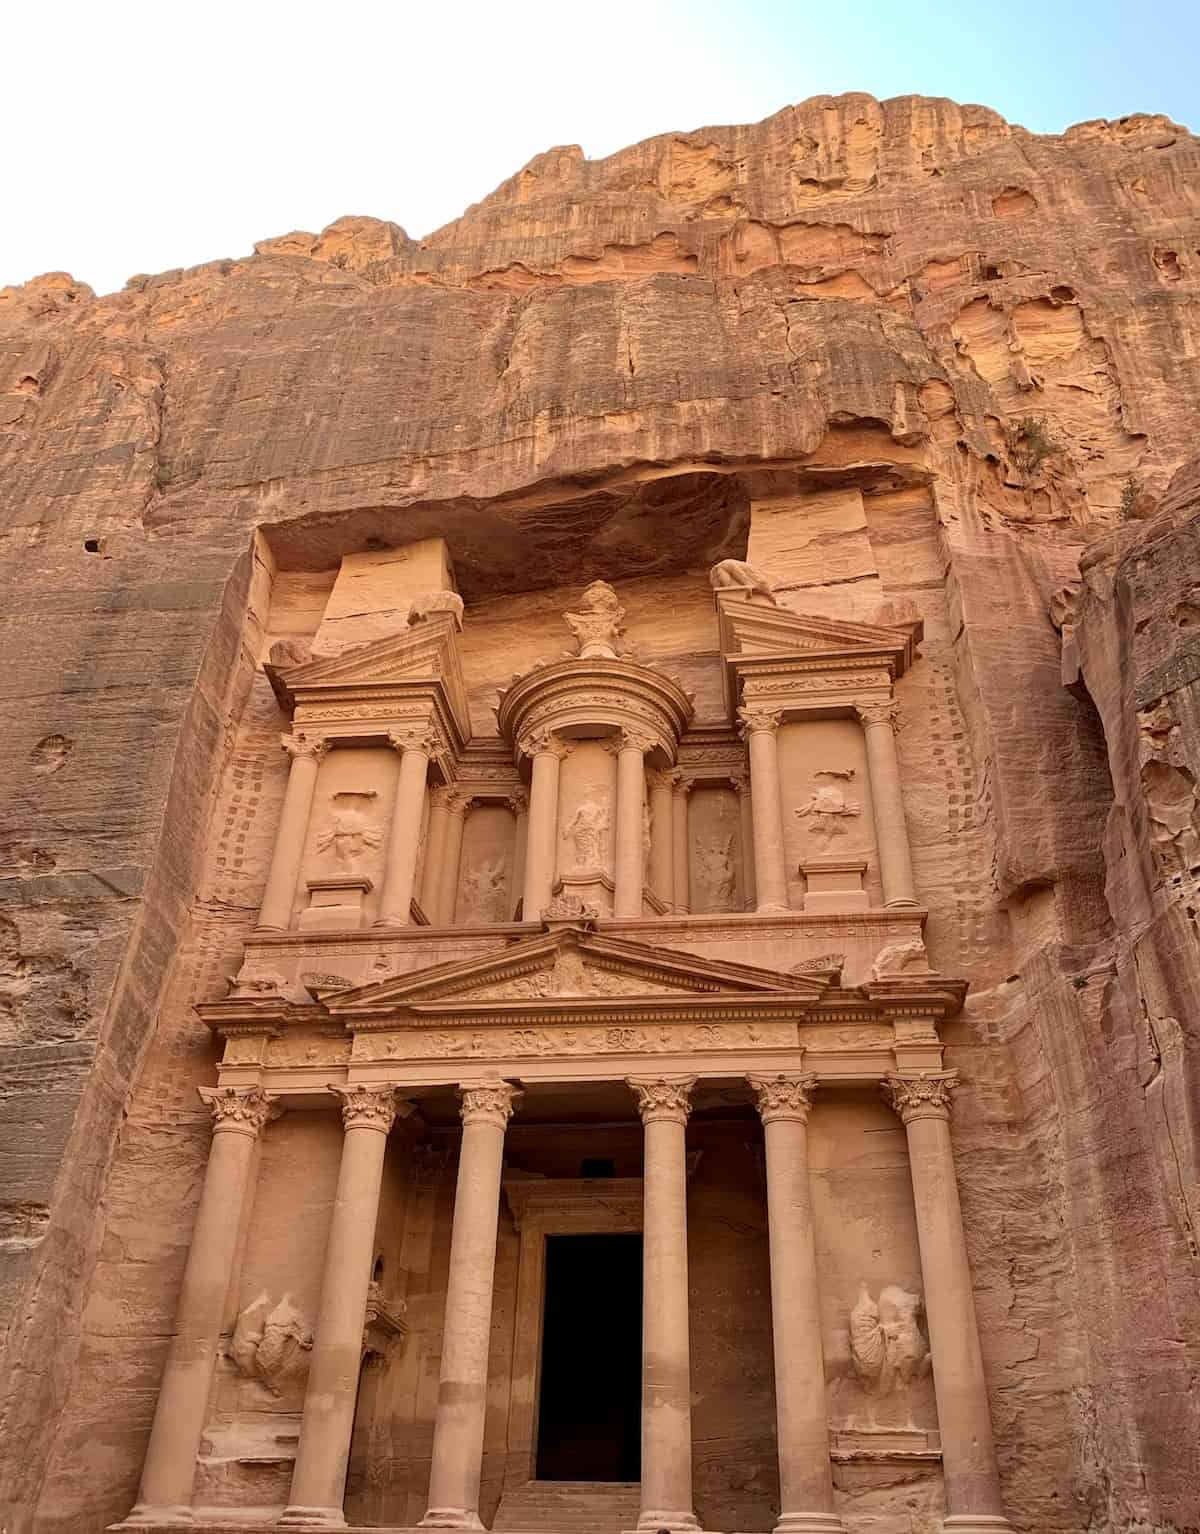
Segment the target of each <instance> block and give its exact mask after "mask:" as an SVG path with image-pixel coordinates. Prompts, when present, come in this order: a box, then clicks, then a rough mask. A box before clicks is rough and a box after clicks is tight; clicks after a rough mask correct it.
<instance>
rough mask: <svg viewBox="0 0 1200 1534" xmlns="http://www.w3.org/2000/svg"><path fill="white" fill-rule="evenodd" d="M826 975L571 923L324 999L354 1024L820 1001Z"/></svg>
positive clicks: (338, 1013)
mask: <svg viewBox="0 0 1200 1534" xmlns="http://www.w3.org/2000/svg"><path fill="white" fill-rule="evenodd" d="M826 983H827V977H824V976H813V977H811V978H810V977H808V976H798V975H787V974H780V973H778V972H777V971H775V970H767V969H757V968H754V967H752V966H750V965H746V964H724V963H720V962H715V961H713V960H710V959H700V958H697V957H696V956H695V955H693V954H685V953H679V952H677V951H675V950H672V949H663V948H652V947H649V946H647V945H644V944H641V943H632V942H628V941H626V940H624V939H620V938H612V937H605V936H601V935H599V934H597V933H594V932H589V931H587V930H585V929H582V928H577V927H571V928H566V929H562V930H559V931H556V932H552V933H548V934H545V935H543V936H540V937H536V938H530V939H528V940H527V941H525V942H521V943H516V944H513V945H512V946H511V947H510V948H507V949H505V950H503V951H502V952H500V953H495V954H488V955H486V956H484V957H483V958H476V959H468V960H464V961H461V962H458V963H454V964H444V965H439V966H438V967H437V968H435V969H429V970H425V971H423V972H422V973H420V974H418V975H402V976H396V977H393V978H391V979H388V980H383V981H379V982H377V983H375V984H373V985H368V986H361V987H359V988H357V989H356V990H351V991H344V992H342V993H341V994H339V995H336V996H330V995H326V996H324V997H323V1000H324V1002H325V1005H326V1006H327V1007H328V1009H329V1011H330V1012H331V1013H333V1014H334V1015H335V1016H338V1017H340V1018H342V1019H344V1020H345V1021H346V1022H347V1024H350V1025H351V1026H352V1025H353V1019H354V1018H355V1017H359V1016H378V1015H379V1014H381V1013H386V1014H388V1015H395V1014H396V1013H403V1012H406V1011H411V1012H417V1013H427V1012H428V1011H430V1010H433V1011H438V1012H442V1011H448V1010H449V1011H453V1010H462V1009H465V1008H472V1009H473V1008H477V1007H486V1006H487V1005H488V1004H489V1003H498V1004H500V1005H503V1004H504V1003H505V1002H526V1003H527V1002H530V1001H545V1002H547V1003H548V1004H553V1003H564V1002H565V1003H571V1002H579V1001H583V1000H587V999H588V998H596V999H603V998H605V997H621V998H643V999H645V1000H647V1001H662V1000H669V999H670V998H672V997H678V998H687V997H701V996H704V997H713V998H717V997H721V996H725V995H727V996H730V997H731V998H732V997H738V998H748V997H750V996H753V995H756V994H757V995H761V996H770V995H779V994H784V995H793V996H796V995H799V996H801V997H803V998H804V999H805V1000H808V999H812V1000H815V999H816V998H817V997H818V996H819V995H820V994H821V992H822V991H823V990H824V989H825V985H826Z"/></svg>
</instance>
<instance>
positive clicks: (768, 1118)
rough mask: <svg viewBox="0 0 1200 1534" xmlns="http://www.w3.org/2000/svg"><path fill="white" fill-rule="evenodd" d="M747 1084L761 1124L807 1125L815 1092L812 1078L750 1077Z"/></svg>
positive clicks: (815, 1083) (814, 1078) (808, 1075)
mask: <svg viewBox="0 0 1200 1534" xmlns="http://www.w3.org/2000/svg"><path fill="white" fill-rule="evenodd" d="M747 1080H748V1081H749V1082H750V1085H751V1086H752V1087H753V1088H754V1092H755V1095H756V1096H757V1098H758V1112H759V1116H760V1117H761V1119H762V1121H763V1123H764V1124H770V1123H771V1122H772V1121H773V1120H775V1119H793V1120H795V1121H796V1122H798V1123H801V1124H807V1122H808V1112H809V1109H810V1108H811V1107H812V1100H813V1094H814V1093H815V1092H816V1090H817V1078H816V1076H814V1075H811V1074H805V1075H800V1076H782V1075H781V1076H750V1077H747Z"/></svg>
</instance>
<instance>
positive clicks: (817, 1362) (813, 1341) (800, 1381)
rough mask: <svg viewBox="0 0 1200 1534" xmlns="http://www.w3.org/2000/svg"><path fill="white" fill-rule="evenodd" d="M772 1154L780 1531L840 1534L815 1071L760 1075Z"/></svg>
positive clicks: (770, 1206)
mask: <svg viewBox="0 0 1200 1534" xmlns="http://www.w3.org/2000/svg"><path fill="white" fill-rule="evenodd" d="M750 1081H751V1084H752V1085H753V1087H754V1088H755V1090H756V1092H757V1094H758V1111H759V1113H760V1114H761V1116H762V1120H763V1138H764V1140H765V1142H766V1152H767V1220H768V1225H769V1228H770V1245H771V1330H772V1336H773V1339H774V1348H775V1414H776V1421H777V1423H778V1428H779V1432H778V1445H779V1449H778V1452H779V1506H780V1513H779V1522H778V1523H777V1524H776V1526H775V1528H776V1534H798V1531H805V1534H840V1531H841V1529H842V1520H841V1519H840V1518H838V1517H836V1516H835V1514H834V1511H833V1478H832V1475H831V1473H830V1467H829V1427H828V1407H827V1402H826V1395H825V1359H824V1354H823V1351H822V1347H821V1302H820V1295H819V1292H818V1289H817V1257H816V1246H815V1242H814V1237H813V1217H812V1201H811V1197H810V1193H809V1185H808V1111H809V1106H810V1103H811V1101H812V1093H813V1091H814V1089H815V1088H816V1084H817V1078H816V1077H815V1076H797V1077H792V1078H790V1079H789V1078H786V1077H759V1076H752V1077H751V1078H750Z"/></svg>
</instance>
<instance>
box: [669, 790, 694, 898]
mask: <svg viewBox="0 0 1200 1534" xmlns="http://www.w3.org/2000/svg"><path fill="white" fill-rule="evenodd" d="M691 791H692V785H691V784H690V783H688V782H686V781H682V780H681V781H680V782H677V783H676V784H675V788H674V792H673V794H672V815H671V827H672V858H671V861H672V864H673V879H672V883H673V885H674V891H675V900H674V905H675V914H676V915H677V916H686V915H687V913H688V912H689V911H690V910H691V908H692V891H691V861H690V859H691V850H692V843H691V838H690V836H689V834H688V795H689V794H690V793H691Z"/></svg>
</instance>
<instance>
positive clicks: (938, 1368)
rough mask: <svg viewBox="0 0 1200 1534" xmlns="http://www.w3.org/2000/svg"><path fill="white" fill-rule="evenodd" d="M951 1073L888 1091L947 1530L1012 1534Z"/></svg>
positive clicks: (892, 1085)
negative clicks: (899, 1127) (971, 1257)
mask: <svg viewBox="0 0 1200 1534" xmlns="http://www.w3.org/2000/svg"><path fill="white" fill-rule="evenodd" d="M955 1084H956V1083H955V1078H954V1075H953V1073H951V1072H943V1073H941V1074H939V1075H932V1076H917V1077H902V1076H889V1077H887V1079H886V1083H885V1085H886V1090H887V1092H888V1093H889V1095H890V1098H891V1102H892V1106H893V1107H894V1108H895V1109H896V1111H897V1112H898V1113H899V1114H900V1117H901V1118H902V1119H903V1121H904V1131H905V1134H906V1136H907V1138H908V1159H909V1170H910V1172H911V1175H912V1185H913V1202H914V1204H915V1205H916V1213H917V1241H918V1244H919V1246H920V1251H921V1277H922V1282H923V1284H924V1286H925V1317H926V1321H927V1323H928V1326H929V1350H930V1353H931V1355H932V1360H933V1385H934V1391H935V1393H936V1395H937V1412H938V1427H939V1429H940V1431H941V1438H942V1473H943V1477H944V1479H945V1487H946V1519H945V1521H944V1523H943V1525H942V1526H943V1528H944V1529H945V1530H947V1531H950V1530H955V1531H958V1534H990V1531H1006V1530H1008V1529H1009V1524H1008V1521H1007V1519H1006V1518H1005V1516H1004V1505H1003V1503H1002V1501H1001V1499H1000V1478H999V1475H998V1473H997V1470H996V1451H995V1448H994V1446H993V1443H992V1421H991V1413H990V1410H989V1408H988V1398H987V1384H986V1381H985V1379H984V1374H983V1356H982V1354H981V1352H980V1348H979V1328H978V1325H977V1323H976V1319H975V1298H974V1294H973V1292H972V1288H971V1270H970V1266H969V1264H968V1262H967V1244H966V1238H965V1236H964V1234H963V1226H962V1212H961V1210H960V1208H959V1202H958V1183H957V1181H956V1179H955V1175H954V1152H953V1149H952V1146H951V1143H950V1094H951V1092H952V1091H953V1089H954V1087H955Z"/></svg>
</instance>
